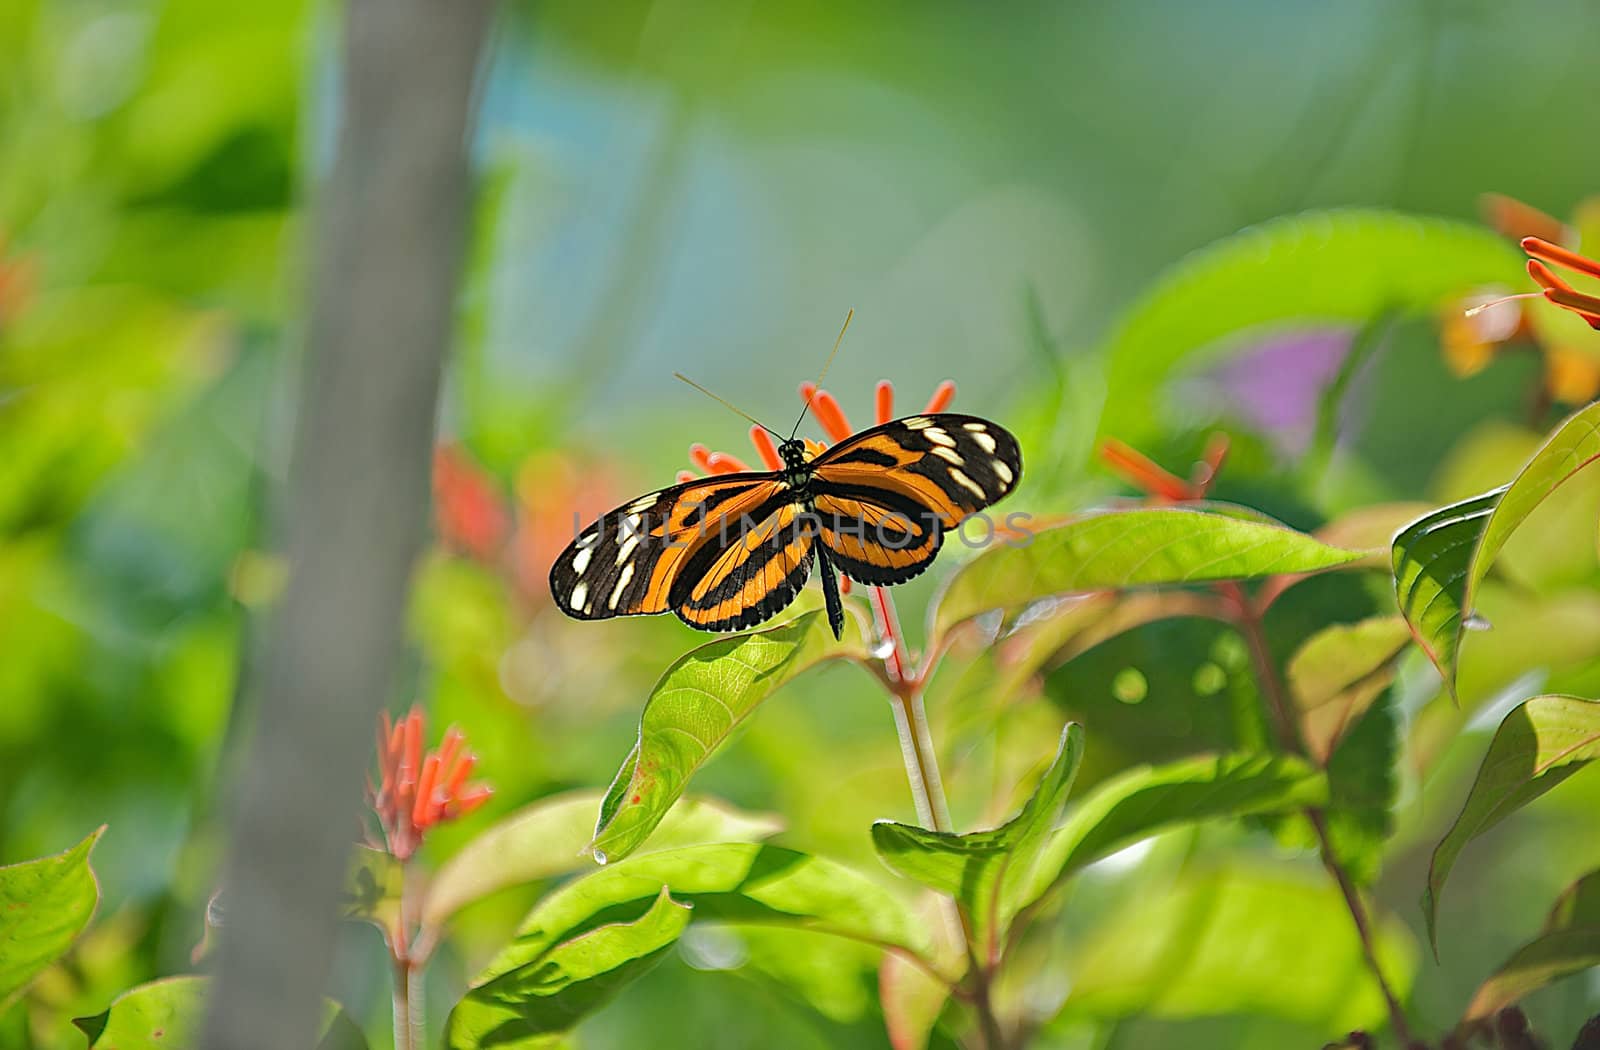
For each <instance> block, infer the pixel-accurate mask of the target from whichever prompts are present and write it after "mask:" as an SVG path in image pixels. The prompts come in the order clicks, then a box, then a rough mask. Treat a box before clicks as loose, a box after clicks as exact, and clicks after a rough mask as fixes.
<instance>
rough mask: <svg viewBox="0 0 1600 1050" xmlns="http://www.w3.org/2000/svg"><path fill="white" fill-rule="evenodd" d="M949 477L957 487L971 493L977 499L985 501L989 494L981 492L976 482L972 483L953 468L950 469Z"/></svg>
mask: <svg viewBox="0 0 1600 1050" xmlns="http://www.w3.org/2000/svg"><path fill="white" fill-rule="evenodd" d="M950 477H951V478H953V479H954V480H955V483H956V484H957V485H960V486H961V487H962V488H965V489H967V490H969V491H971V492H972V493H973V494H974V495H976V496H977V497H978V498H979V499H982V500H986V499H988V498H989V494H988V493H987V492H985V491H983V489H982V487H980V486H979V485H978V483H977V482H976V481H973V480H972V479H971V478H969V477H967V476H966V475H965V474H963V473H962V472H961V471H959V470H957V469H956V468H954V467H951V468H950Z"/></svg>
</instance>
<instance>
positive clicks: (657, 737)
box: [590, 612, 865, 860]
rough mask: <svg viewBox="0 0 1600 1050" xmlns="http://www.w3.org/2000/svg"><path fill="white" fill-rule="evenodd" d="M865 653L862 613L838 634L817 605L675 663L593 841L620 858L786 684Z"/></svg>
mask: <svg viewBox="0 0 1600 1050" xmlns="http://www.w3.org/2000/svg"><path fill="white" fill-rule="evenodd" d="M848 656H859V657H861V658H865V652H864V651H863V650H862V649H861V643H860V640H859V634H858V632H857V630H856V628H855V621H854V620H852V619H851V618H849V617H846V618H845V640H844V641H843V642H837V641H835V640H834V637H833V632H832V631H831V630H830V629H829V627H828V621H827V618H826V617H825V616H824V615H823V614H822V613H821V612H809V613H806V614H804V615H802V616H800V617H798V618H797V619H794V620H791V621H790V622H788V623H786V624H782V625H780V626H778V627H773V628H770V629H768V630H765V631H756V632H753V633H751V634H741V635H736V636H734V637H732V638H721V639H718V640H717V641H714V642H711V643H710V644H708V645H703V646H701V647H700V648H698V649H695V650H693V651H691V652H689V653H688V654H686V655H685V656H683V657H681V658H680V659H679V660H678V661H677V662H676V663H674V664H673V665H672V666H671V667H669V668H667V671H666V673H665V674H663V675H662V676H661V680H660V681H659V682H657V683H656V687H655V689H653V690H651V693H650V698H649V699H648V700H647V701H645V708H644V714H643V715H642V716H641V717H640V720H639V740H638V743H636V744H635V745H634V747H633V751H632V752H631V753H630V754H629V755H628V757H627V759H626V760H625V761H624V762H623V764H622V769H621V770H620V771H619V772H618V773H617V776H616V779H615V780H614V781H612V783H611V788H610V790H608V791H607V792H606V796H605V799H604V801H603V802H602V803H601V806H600V820H599V823H598V825H597V826H596V828H595V833H594V841H593V842H591V843H590V848H591V849H592V850H593V851H594V853H595V855H596V858H597V859H602V858H603V859H607V860H618V859H620V858H622V857H626V856H627V855H628V854H629V853H632V852H633V851H634V850H636V849H638V848H639V846H640V845H642V844H643V843H644V840H645V839H647V838H648V837H649V836H650V833H651V832H652V831H654V830H655V828H656V825H657V824H659V823H661V820H662V818H663V817H665V816H666V814H667V811H668V810H669V809H671V808H672V804H673V803H674V802H676V801H677V800H678V796H679V795H681V794H683V790H684V788H685V786H686V785H687V784H688V782H689V778H690V777H692V776H693V775H694V773H695V771H696V770H697V769H699V768H700V766H701V765H702V764H703V763H704V762H705V761H706V760H707V759H708V758H710V757H711V755H712V753H713V752H714V751H716V749H717V748H718V747H719V746H721V744H722V742H723V741H725V740H727V739H728V737H729V736H730V735H731V734H732V733H733V731H734V730H735V729H737V728H738V727H739V725H740V724H741V723H743V721H744V720H745V719H746V718H747V717H749V715H750V713H751V712H752V711H754V710H755V709H756V708H757V707H758V706H759V705H760V704H761V702H762V701H763V700H765V699H766V698H767V697H769V696H771V695H772V694H773V692H775V691H776V690H777V689H778V687H779V686H781V685H783V684H784V683H785V682H787V681H789V680H790V679H791V678H794V677H795V676H796V675H798V674H800V673H801V672H802V671H805V670H807V669H809V668H811V667H814V666H815V665H817V664H818V663H821V662H822V661H824V660H831V659H837V658H840V657H848Z"/></svg>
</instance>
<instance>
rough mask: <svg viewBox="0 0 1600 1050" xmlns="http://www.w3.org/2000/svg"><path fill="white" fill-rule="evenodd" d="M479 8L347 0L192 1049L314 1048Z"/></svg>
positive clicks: (445, 0) (461, 204) (400, 550)
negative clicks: (325, 174) (267, 591)
mask: <svg viewBox="0 0 1600 1050" xmlns="http://www.w3.org/2000/svg"><path fill="white" fill-rule="evenodd" d="M492 8H493V3H492V0H349V2H348V3H347V5H346V7H345V19H344V27H343V32H344V62H343V70H342V72H343V76H342V82H341V86H340V107H339V117H338V120H339V127H338V147H337V155H336V159H335V162H334V166H333V170H332V173H331V176H330V177H329V180H328V182H327V185H326V187H325V188H324V192H323V193H322V195H321V196H320V199H319V200H318V202H317V207H316V209H315V220H316V226H315V234H314V237H315V240H314V256H313V270H312V276H313V280H312V283H311V285H310V297H311V307H310V323H309V325H308V328H307V332H306V354H305V358H304V363H303V367H304V373H303V375H302V377H301V380H302V382H301V392H300V399H299V403H298V412H297V423H296V431H295V446H294V457H293V461H292V465H291V471H290V478H289V485H288V492H287V504H286V517H285V521H286V542H287V553H288V559H289V566H290V571H289V580H288V584H287V586H286V589H285V592H284V594H283V597H282V600H281V602H280V604H279V605H278V607H277V609H276V611H275V613H274V614H273V615H274V619H273V623H272V624H271V629H270V631H269V634H268V637H267V645H266V651H265V654H264V658H263V660H262V662H261V665H260V666H261V676H260V679H259V680H258V681H257V682H256V683H254V688H253V692H254V695H255V697H256V699H258V700H259V706H258V709H257V714H256V724H255V725H254V727H253V730H252V733H251V744H250V748H249V757H248V761H247V765H246V768H245V769H244V771H243V775H242V777H241V778H240V779H239V781H238V783H237V785H236V789H235V790H236V796H235V799H234V803H235V805H234V811H233V823H232V826H231V834H232V839H231V844H230V847H229V851H228V857H227V861H226V867H225V871H224V875H223V879H222V885H223V892H224V897H223V903H224V915H225V917H226V918H225V925H224V927H223V930H222V934H223V936H222V938H221V948H220V952H219V974H218V980H217V983H216V985H215V989H214V992H213V995H212V999H211V1005H210V1010H209V1013H208V1016H207V1019H206V1024H205V1029H204V1038H203V1045H204V1046H205V1047H208V1048H213V1050H224V1048H225V1050H245V1048H249V1050H269V1048H270V1050H305V1048H307V1047H310V1046H312V1045H313V1044H314V1043H315V1040H316V1036H315V1031H316V1026H317V1023H318V1018H319V1013H320V1010H321V1002H320V997H321V995H322V994H323V991H324V986H325V984H326V982H327V979H328V973H329V966H330V955H331V953H332V948H333V943H334V935H335V922H336V911H337V897H338V891H339V885H340V881H341V878H342V875H343V869H344V865H345V864H346V859H347V857H348V855H349V852H350V846H351V843H352V841H353V839H354V838H355V835H356V829H357V827H358V825H357V819H358V815H359V807H360V805H361V802H362V798H361V791H362V785H363V781H364V778H365V775H366V771H367V769H368V768H369V766H370V764H371V762H372V739H373V725H374V719H375V718H376V715H377V712H378V710H379V707H380V706H381V705H382V704H383V702H384V701H385V700H387V699H388V698H389V696H390V691H391V689H392V688H393V687H394V685H395V680H396V666H397V664H398V662H399V657H400V655H401V652H402V630H403V616H404V611H405V607H406V597H407V592H408V590H409V583H410V579H411V574H412V570H413V566H414V563H415V561H416V559H417V556H418V554H419V552H420V550H421V547H422V544H423V539H424V534H425V526H426V514H427V506H428V482H429V464H430V457H431V451H432V445H433V440H434V417H435V412H436V402H437V399H438V390H439V382H440V373H441V366H442V363H443V361H444V356H445V350H446V347H447V345H448V343H449V340H450V333H451V328H452V324H451V321H452V315H453V304H454V300H455V289H456V282H457V276H458V270H459V268H460V263H461V258H462V255H463V246H464V240H465V229H466V225H467V222H466V219H467V199H468V190H469V185H468V157H467V147H468V139H469V129H470V127H471V112H472V102H473V94H474V91H473V88H474V84H475V82H476V79H477V75H478V67H479V64H480V61H481V55H482V52H483V48H484V42H485V39H486V37H487V33H488V26H489V21H490V15H491V11H492Z"/></svg>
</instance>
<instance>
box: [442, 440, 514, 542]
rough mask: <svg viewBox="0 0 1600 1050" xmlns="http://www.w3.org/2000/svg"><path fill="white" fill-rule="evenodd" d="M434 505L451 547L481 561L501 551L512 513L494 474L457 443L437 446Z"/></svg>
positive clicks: (444, 540) (443, 533) (443, 536)
mask: <svg viewBox="0 0 1600 1050" xmlns="http://www.w3.org/2000/svg"><path fill="white" fill-rule="evenodd" d="M433 506H434V514H435V518H436V522H437V528H438V530H439V538H440V539H441V540H442V541H443V542H444V544H445V545H446V546H447V547H450V548H451V549H453V550H456V551H458V552H460V553H463V554H469V555H471V556H472V557H474V558H477V559H478V560H479V561H493V560H494V559H495V557H496V556H497V555H498V554H499V553H500V548H501V546H502V545H503V544H504V543H505V540H506V532H507V530H508V527H509V517H510V516H509V515H508V514H507V513H506V509H505V504H504V503H503V502H502V501H501V499H500V493H499V490H498V489H497V488H496V486H495V482H494V478H492V477H490V475H489V473H488V472H487V471H485V470H483V469H482V468H481V467H479V466H478V465H477V464H476V463H474V462H473V461H472V459H471V458H470V457H469V456H468V455H467V453H466V451H465V450H463V449H462V448H460V447H459V446H457V445H440V446H439V447H438V448H436V449H434V452H433Z"/></svg>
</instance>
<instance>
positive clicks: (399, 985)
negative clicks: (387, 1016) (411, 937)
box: [394, 953, 416, 1050]
mask: <svg viewBox="0 0 1600 1050" xmlns="http://www.w3.org/2000/svg"><path fill="white" fill-rule="evenodd" d="M402 954H403V953H400V954H396V955H395V957H394V1050H415V1047H416V1040H415V1039H414V1038H413V1036H412V1030H411V962H410V960H408V959H405V958H402V957H401V956H402Z"/></svg>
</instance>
